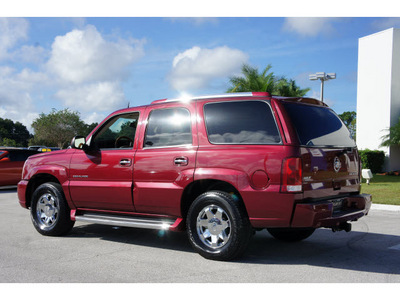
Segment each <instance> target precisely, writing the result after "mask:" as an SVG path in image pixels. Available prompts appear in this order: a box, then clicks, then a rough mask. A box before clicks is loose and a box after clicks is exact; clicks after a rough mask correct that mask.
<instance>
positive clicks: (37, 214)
mask: <svg viewBox="0 0 400 300" xmlns="http://www.w3.org/2000/svg"><path fill="white" fill-rule="evenodd" d="M31 219H32V223H33V225H34V227H35V229H36V230H37V231H38V232H39V233H41V234H43V235H51V236H57V235H63V234H65V233H67V232H68V231H70V230H71V229H72V227H73V226H74V223H75V222H74V221H71V218H70V209H69V207H68V205H67V202H66V200H65V197H64V192H63V190H62V188H61V185H60V184H58V183H54V182H48V183H44V184H42V185H40V186H39V187H38V188H37V189H36V190H35V192H34V193H33V195H32V205H31Z"/></svg>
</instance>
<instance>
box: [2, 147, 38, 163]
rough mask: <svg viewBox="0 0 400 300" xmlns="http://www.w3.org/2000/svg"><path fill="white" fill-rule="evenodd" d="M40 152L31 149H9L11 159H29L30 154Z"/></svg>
mask: <svg viewBox="0 0 400 300" xmlns="http://www.w3.org/2000/svg"><path fill="white" fill-rule="evenodd" d="M38 153H39V152H36V151H29V150H16V151H9V154H8V157H9V158H10V160H11V161H25V160H27V159H28V157H29V156H31V155H33V154H38Z"/></svg>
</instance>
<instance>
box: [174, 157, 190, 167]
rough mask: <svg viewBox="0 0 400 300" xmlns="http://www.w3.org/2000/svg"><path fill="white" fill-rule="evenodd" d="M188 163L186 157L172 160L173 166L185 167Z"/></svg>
mask: <svg viewBox="0 0 400 300" xmlns="http://www.w3.org/2000/svg"><path fill="white" fill-rule="evenodd" d="M188 163H189V159H188V158H187V157H183V156H182V157H176V158H175V159H174V164H175V165H177V166H187V165H188Z"/></svg>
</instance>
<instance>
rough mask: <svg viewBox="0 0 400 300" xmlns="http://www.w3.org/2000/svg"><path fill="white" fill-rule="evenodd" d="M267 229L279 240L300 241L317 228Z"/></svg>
mask: <svg viewBox="0 0 400 300" xmlns="http://www.w3.org/2000/svg"><path fill="white" fill-rule="evenodd" d="M267 230H268V232H269V233H270V234H271V235H272V236H273V237H274V238H276V239H277V240H280V241H284V242H299V241H301V240H304V239H306V238H308V237H309V236H310V235H312V234H313V233H314V231H315V228H267Z"/></svg>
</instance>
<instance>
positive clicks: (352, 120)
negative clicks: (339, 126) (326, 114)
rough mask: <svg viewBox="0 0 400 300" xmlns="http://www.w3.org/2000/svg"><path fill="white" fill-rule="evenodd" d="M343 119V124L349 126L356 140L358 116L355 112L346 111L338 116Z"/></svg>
mask: <svg viewBox="0 0 400 300" xmlns="http://www.w3.org/2000/svg"><path fill="white" fill-rule="evenodd" d="M338 116H339V118H341V119H342V121H343V123H344V124H345V125H346V126H347V128H348V129H349V131H350V134H351V136H352V138H353V139H355V138H356V122H357V114H356V112H355V111H345V112H344V113H342V114H340V115H338Z"/></svg>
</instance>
